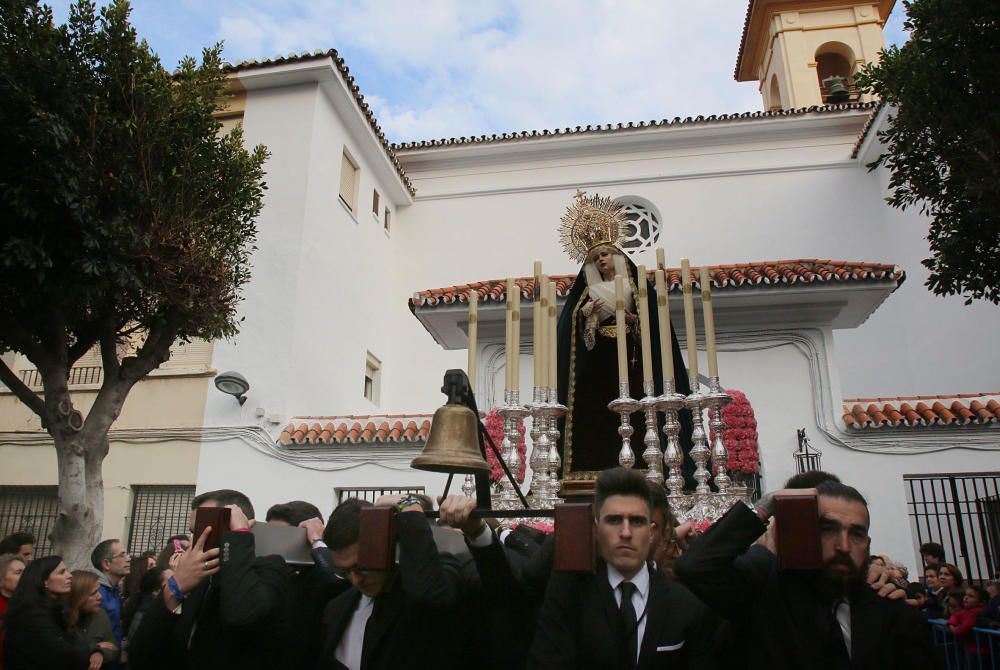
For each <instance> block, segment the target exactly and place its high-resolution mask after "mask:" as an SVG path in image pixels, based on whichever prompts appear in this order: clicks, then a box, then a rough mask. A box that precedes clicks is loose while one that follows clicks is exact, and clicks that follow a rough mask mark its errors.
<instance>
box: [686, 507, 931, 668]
mask: <svg viewBox="0 0 1000 670" xmlns="http://www.w3.org/2000/svg"><path fill="white" fill-rule="evenodd" d="M764 530H765V527H764V524H763V523H761V521H760V519H759V518H758V517H757V515H756V514H754V513H753V512H752V511H751V510H750V509H749V508H748V507H747V506H746V505H743V504H739V503H738V504H736V505H734V506H733V508H732V509H730V510H729V512H727V513H726V515H725V516H723V517H722V518H721V519H720V520H719V521H718V522H716V523H715V524H714V525H713V526H712V527H711V528H710V529H709V530H708V532H707V533H705V535H704V536H702V537H700V538H698V539H697V540H695V541H694V542H693V543H692V544H691V546H690V547H689V548H688V550H687V551H685V552H684V555H683V556H681V558H680V559H679V560H678V561H677V564H676V566H675V570H676V571H677V575H678V577H679V578H680V579H681V581H683V582H684V583H685V584H687V585H688V586H689V587H690V588H691V590H692V591H693V592H694V593H695V594H696V595H698V597H700V598H701V599H702V600H704V601H705V602H706V603H707V604H708V605H709V606H710V607H712V608H713V609H715V610H716V611H718V612H719V613H720V614H721V615H722V616H724V617H725V618H726V620H727V621H728V622H729V624H730V631H731V635H732V645H733V647H735V648H737V649H739V654H740V657H741V658H742V663H741V667H745V668H751V669H753V668H761V669H762V670H763V669H764V668H767V669H768V670H783V669H788V670H792V669H795V670H799V669H802V670H806V669H809V670H813V669H814V668H819V669H822V668H825V667H830V665H831V658H830V654H829V652H828V648H827V643H826V640H827V639H829V638H828V637H827V635H828V633H829V629H830V620H829V619H828V614H827V612H828V611H829V609H831V608H832V604H831V602H832V601H831V597H830V595H829V594H828V589H826V588H824V584H823V578H822V575H821V574H819V573H803V572H792V571H781V570H779V569H778V561H777V558H776V557H775V556H774V555H773V554H772V553H771V552H769V551H766V550H763V549H760V548H756V547H755V548H753V549H752V550H749V551H748V548H749V547H750V545H751V543H752V542H753V541H754V540H756V539H757V538H758V537H759V536H760V535H761V534H762V533H763V532H764ZM849 602H850V606H851V646H852V658H851V667H852V668H856V669H862V668H864V669H868V668H871V669H873V670H874V669H875V668H878V669H879V670H889V669H891V668H906V669H907V670H921V669H923V668H933V667H935V656H934V649H933V645H932V642H931V637H930V630H929V629H928V627H927V625H926V623H925V622H924V621H923V617H921V615H920V613H919V611H918V610H917V609H916V608H915V607H910V606H909V605H906V604H905V603H902V602H900V601H895V600H893V601H890V600H886V599H884V598H879V597H878V596H877V595H876V594H875V593H874V592H873V591H872V590H871V589H870V588H869V587H868V586H867V585H864V584H861V585H859V588H857V589H855V590H854V591H853V592H852V593H851V594H850V596H849Z"/></svg>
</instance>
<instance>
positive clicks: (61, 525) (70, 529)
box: [50, 431, 107, 570]
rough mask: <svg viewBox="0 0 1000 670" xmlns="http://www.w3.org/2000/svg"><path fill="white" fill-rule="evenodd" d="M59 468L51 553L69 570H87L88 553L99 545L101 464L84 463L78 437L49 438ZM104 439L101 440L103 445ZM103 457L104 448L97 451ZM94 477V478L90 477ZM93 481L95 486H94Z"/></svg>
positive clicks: (81, 446)
mask: <svg viewBox="0 0 1000 670" xmlns="http://www.w3.org/2000/svg"><path fill="white" fill-rule="evenodd" d="M53 440H54V441H55V448H56V459H57V462H58V465H59V517H58V518H57V519H56V523H55V525H54V526H53V527H52V532H51V534H50V538H51V539H52V553H54V554H57V555H59V556H62V558H63V560H64V561H65V562H66V565H67V566H69V568H70V569H73V570H75V569H80V568H90V567H91V565H90V552H91V551H93V549H94V546H95V545H96V544H97V543H98V542H100V541H101V532H102V526H103V521H104V489H103V486H102V482H103V477H102V475H101V461H103V456H101V458H100V459H99V460H97V462H96V463H93V462H91V463H88V461H93V460H94V459H88V458H87V457H86V455H85V454H87V453H88V452H89V451H90V450H88V449H87V447H88V446H92V445H86V444H84V442H83V436H82V435H79V434H77V435H72V436H67V435H65V434H64V433H62V431H59V432H57V433H56V434H55V435H53ZM106 442H107V438H105V443H106ZM98 451H101V452H102V453H107V447H106V446H105V448H104V449H101V450H98ZM94 473H96V474H94ZM95 479H96V485H95Z"/></svg>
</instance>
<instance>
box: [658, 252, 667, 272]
mask: <svg viewBox="0 0 1000 670" xmlns="http://www.w3.org/2000/svg"><path fill="white" fill-rule="evenodd" d="M656 269H657V270H666V269H667V260H666V255H665V254H664V253H663V247H656Z"/></svg>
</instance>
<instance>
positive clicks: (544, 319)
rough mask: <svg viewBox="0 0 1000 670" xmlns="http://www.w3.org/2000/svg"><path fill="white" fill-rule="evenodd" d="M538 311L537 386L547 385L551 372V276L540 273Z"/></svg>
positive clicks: (536, 290) (536, 343)
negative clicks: (547, 377) (549, 331)
mask: <svg viewBox="0 0 1000 670" xmlns="http://www.w3.org/2000/svg"><path fill="white" fill-rule="evenodd" d="M535 295H536V296H537V297H536V302H537V303H538V311H537V312H536V313H535V386H538V387H544V386H546V385H547V383H546V382H547V380H546V376H548V372H549V368H548V365H549V358H548V357H549V335H548V328H549V278H548V276H546V275H539V276H538V279H537V280H536V283H535Z"/></svg>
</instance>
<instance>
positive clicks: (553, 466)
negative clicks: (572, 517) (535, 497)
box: [545, 386, 569, 507]
mask: <svg viewBox="0 0 1000 670" xmlns="http://www.w3.org/2000/svg"><path fill="white" fill-rule="evenodd" d="M545 398H546V399H547V402H546V403H545V405H546V407H545V415H546V417H547V418H548V424H547V431H546V432H547V434H548V436H549V488H548V490H547V491H546V493H547V495H548V501H547V502H546V507H554V506H555V505H556V504H557V503H559V502H560V499H559V490H560V489H561V488H562V480H561V479H559V474H560V472H561V470H562V459H561V458H560V457H559V419H560V418H561V417H563V416H564V415H565V414H566V412H568V411H569V409H567V407H566V405H562V404H560V403H559V394H558V393H557V391H556V388H555V387H554V386H547V387H546V388H545Z"/></svg>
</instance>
